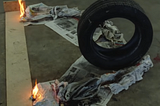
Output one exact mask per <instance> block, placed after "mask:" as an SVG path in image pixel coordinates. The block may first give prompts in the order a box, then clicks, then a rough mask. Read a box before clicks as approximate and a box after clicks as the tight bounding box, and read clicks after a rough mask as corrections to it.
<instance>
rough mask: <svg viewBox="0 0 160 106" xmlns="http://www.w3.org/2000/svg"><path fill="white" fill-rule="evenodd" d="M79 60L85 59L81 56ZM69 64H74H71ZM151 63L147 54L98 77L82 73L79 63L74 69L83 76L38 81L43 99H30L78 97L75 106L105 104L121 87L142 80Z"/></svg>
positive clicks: (43, 103)
mask: <svg viewBox="0 0 160 106" xmlns="http://www.w3.org/2000/svg"><path fill="white" fill-rule="evenodd" d="M81 58H83V57H81ZM80 60H84V61H85V59H84V58H83V59H80ZM81 62H83V61H79V63H78V64H81ZM75 63H76V64H75V65H77V66H79V65H78V64H77V62H75ZM71 67H74V68H75V66H74V65H72V66H71ZM84 67H86V66H84ZM151 67H153V63H152V61H151V59H150V56H149V55H147V56H144V57H143V59H142V60H141V61H140V62H139V63H138V64H137V65H135V66H132V67H129V68H126V69H122V70H119V71H116V72H114V71H113V72H112V73H107V74H102V75H101V76H99V77H97V76H95V77H86V75H85V74H83V70H84V69H83V66H81V67H77V68H78V73H79V74H80V73H81V74H82V75H85V76H84V77H85V78H84V79H82V80H79V81H74V80H73V81H72V82H70V83H67V82H65V81H61V82H60V81H58V80H54V81H49V82H44V83H39V84H38V88H40V89H43V90H40V91H39V92H38V95H41V96H42V97H43V99H40V100H36V101H34V105H35V106H57V104H59V101H62V102H68V101H70V100H78V101H79V106H84V105H85V106H87V105H88V106H106V104H107V103H108V101H109V100H110V98H111V97H112V95H113V94H118V93H119V92H121V91H122V90H127V89H128V88H129V86H131V85H132V84H134V83H136V82H137V81H140V80H142V79H143V77H142V76H143V74H144V73H145V72H147V71H148V70H149V69H150V68H151ZM94 68H95V67H94ZM70 69H71V70H68V71H67V72H66V73H68V72H69V71H73V68H70ZM95 70H97V69H95ZM64 75H65V74H64ZM63 77H68V76H63ZM75 77H79V76H78V74H76V75H74V77H70V79H75ZM63 79H65V78H63ZM44 85H45V86H44ZM53 85H54V86H53ZM56 85H57V86H56ZM104 94H105V95H104ZM57 99H58V100H57ZM52 103H53V104H52ZM49 104H50V105H49ZM51 104H52V105H51Z"/></svg>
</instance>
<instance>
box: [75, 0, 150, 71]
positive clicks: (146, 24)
mask: <svg viewBox="0 0 160 106" xmlns="http://www.w3.org/2000/svg"><path fill="white" fill-rule="evenodd" d="M116 17H119V18H125V19H128V20H130V21H131V22H132V23H134V25H135V32H134V35H133V37H132V39H131V40H130V41H129V42H128V43H127V44H126V45H125V46H122V47H120V48H114V49H106V48H102V47H100V46H98V45H97V44H96V43H95V42H94V41H93V33H94V31H95V29H96V28H97V27H98V25H99V24H100V23H103V22H104V21H105V20H108V19H111V18H116ZM77 32H78V42H79V48H80V50H81V52H82V54H83V56H84V57H85V58H86V59H87V60H88V61H89V62H90V63H91V64H93V65H95V66H98V67H100V68H103V69H109V70H117V69H121V68H125V67H128V66H131V65H134V64H136V62H137V61H139V60H140V59H141V58H142V57H143V56H144V55H145V54H146V52H147V51H148V49H149V47H150V45H151V43H152V37H153V29H152V25H151V23H150V20H149V19H148V17H147V16H146V15H145V13H144V11H143V9H142V8H141V7H140V6H139V5H138V4H137V3H136V2H134V1H133V0H98V1H96V2H94V3H93V4H92V5H91V6H89V7H88V8H87V9H86V10H85V12H84V13H83V14H82V16H81V19H80V21H79V24H78V29H77Z"/></svg>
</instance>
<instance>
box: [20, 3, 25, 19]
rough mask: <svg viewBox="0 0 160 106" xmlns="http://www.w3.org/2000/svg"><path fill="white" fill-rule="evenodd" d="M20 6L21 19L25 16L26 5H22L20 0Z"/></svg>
mask: <svg viewBox="0 0 160 106" xmlns="http://www.w3.org/2000/svg"><path fill="white" fill-rule="evenodd" d="M18 2H19V6H20V17H22V16H24V14H25V12H24V4H23V3H22V0H18Z"/></svg>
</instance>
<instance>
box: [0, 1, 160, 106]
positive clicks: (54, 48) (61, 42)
mask: <svg viewBox="0 0 160 106" xmlns="http://www.w3.org/2000/svg"><path fill="white" fill-rule="evenodd" d="M94 1H95V0H86V1H83V2H82V1H80V0H52V1H51V0H26V4H27V5H30V4H34V3H39V2H43V3H45V4H47V5H62V4H66V5H68V6H69V7H73V6H78V7H79V9H85V8H87V7H88V6H89V5H90V4H91V3H93V2H94ZM135 1H136V2H137V3H139V4H140V5H141V6H142V7H143V8H144V10H145V11H146V14H147V16H148V17H149V18H150V20H151V22H152V25H153V29H154V38H153V43H152V46H151V48H150V50H149V52H148V54H150V55H151V58H152V60H153V61H154V67H153V68H152V69H151V70H150V71H149V72H148V73H146V74H145V75H144V79H143V80H142V81H140V82H138V83H136V84H134V85H133V86H131V87H130V89H129V90H128V91H123V92H121V93H120V94H118V95H114V96H113V97H112V99H111V100H110V102H109V103H108V106H159V105H160V101H159V100H160V95H159V94H160V83H159V80H160V77H159V76H160V71H159V69H160V61H156V60H154V58H155V57H157V56H158V55H159V54H160V37H159V35H160V29H159V27H160V15H159V10H160V1H159V0H154V1H153V0H147V1H146V0H135ZM0 2H1V3H0V106H6V84H5V80H6V77H5V76H6V75H5V15H4V10H3V5H2V0H0ZM123 28H124V29H125V27H123ZM25 32H26V39H27V48H28V54H29V62H30V69H31V76H32V81H34V80H35V79H38V82H43V81H48V80H52V79H55V78H59V77H60V76H61V75H62V74H63V73H64V72H65V71H66V70H67V69H68V68H69V67H70V65H71V64H72V63H73V62H74V61H75V60H76V59H77V58H78V57H79V56H80V55H81V53H80V51H79V48H78V47H75V46H74V45H72V44H71V43H70V42H68V41H66V40H65V39H63V38H62V37H61V36H59V35H58V34H57V33H55V32H53V31H52V30H50V29H49V28H47V27H46V26H44V25H40V26H27V27H25Z"/></svg>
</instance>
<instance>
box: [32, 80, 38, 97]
mask: <svg viewBox="0 0 160 106" xmlns="http://www.w3.org/2000/svg"><path fill="white" fill-rule="evenodd" d="M37 93H38V86H37V80H36V81H35V86H34V89H33V91H32V96H33V99H36V97H37Z"/></svg>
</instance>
